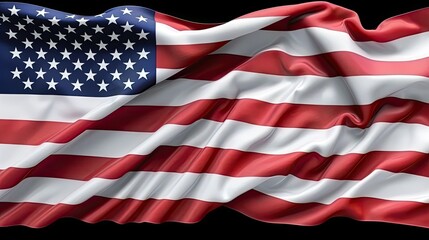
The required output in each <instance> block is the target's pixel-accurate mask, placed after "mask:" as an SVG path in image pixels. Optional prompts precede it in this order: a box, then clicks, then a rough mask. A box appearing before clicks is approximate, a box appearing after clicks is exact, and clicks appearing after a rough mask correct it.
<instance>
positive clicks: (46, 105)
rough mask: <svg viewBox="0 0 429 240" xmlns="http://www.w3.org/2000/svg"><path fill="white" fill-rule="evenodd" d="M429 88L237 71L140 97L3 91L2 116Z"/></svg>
mask: <svg viewBox="0 0 429 240" xmlns="http://www.w3.org/2000/svg"><path fill="white" fill-rule="evenodd" d="M428 91H429V79H428V78H426V77H421V76H399V75H391V76H390V75H386V76H383V75H376V76H375V75H374V76H355V77H334V78H328V77H319V76H277V75H268V74H260V73H251V72H242V71H233V72H231V73H229V74H228V75H226V76H224V77H223V78H222V79H220V80H217V81H203V80H188V79H177V80H173V81H164V82H162V83H160V84H157V85H155V86H153V87H152V88H150V89H148V90H147V91H145V92H144V93H142V94H140V95H138V96H137V97H136V96H116V97H106V98H95V97H94V98H91V97H73V96H48V95H43V96H41V95H39V96H37V95H24V94H22V95H9V94H1V95H0V109H1V111H0V119H18V120H39V121H43V120H45V121H60V122H75V121H76V120H78V119H88V120H98V119H101V118H103V117H105V116H106V115H108V114H109V113H111V112H113V111H114V110H116V109H117V108H119V107H120V106H122V105H124V104H125V105H150V106H182V105H185V104H188V103H191V102H194V101H197V100H201V99H218V98H227V99H256V100H260V101H265V102H270V103H296V104H316V105H364V104H370V103H372V102H374V101H376V100H378V99H382V98H386V97H397V98H403V99H412V100H418V101H422V102H426V103H429V94H428ZM130 100H131V101H130ZM128 101H129V102H128ZM11 103H13V104H11Z"/></svg>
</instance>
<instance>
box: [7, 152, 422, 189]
mask: <svg viewBox="0 0 429 240" xmlns="http://www.w3.org/2000/svg"><path fill="white" fill-rule="evenodd" d="M427 160H428V154H426V153H419V152H405V151H402V152H369V153H367V154H347V155H340V156H339V155H334V156H331V157H322V156H320V155H319V154H317V153H302V152H298V153H291V154H283V155H270V154H261V153H252V152H243V151H237V150H230V149H219V148H210V147H206V148H196V147H190V146H180V147H167V146H161V147H158V148H157V149H156V150H155V151H154V152H152V153H151V154H149V155H127V156H125V157H123V158H103V157H88V156H70V155H51V156H49V157H48V158H47V159H45V160H44V161H42V162H41V163H39V164H38V165H37V166H35V167H33V168H25V169H23V168H8V169H6V170H0V188H2V189H6V188H11V187H13V186H15V185H16V184H18V183H19V182H20V181H22V180H23V179H24V178H28V177H53V178H65V179H75V180H84V181H88V180H90V179H91V178H94V177H97V178H107V179H117V178H120V177H121V176H123V175H124V174H126V173H127V172H130V171H153V172H156V171H161V172H179V173H184V172H194V173H214V174H221V175H226V176H233V177H248V176H258V177H269V176H275V175H289V174H292V175H295V176H297V177H299V178H302V179H309V180H314V181H318V180H320V179H324V178H330V179H339V180H361V179H363V178H365V177H366V176H368V175H369V174H370V173H371V172H373V171H374V170H375V169H382V170H386V171H390V172H403V173H409V174H415V175H420V176H425V177H429V162H428V161H427Z"/></svg>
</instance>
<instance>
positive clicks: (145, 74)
mask: <svg viewBox="0 0 429 240" xmlns="http://www.w3.org/2000/svg"><path fill="white" fill-rule="evenodd" d="M137 73H138V74H139V79H140V78H144V79H146V80H147V75H148V74H149V72H146V71H145V70H144V68H142V70H141V72H137Z"/></svg>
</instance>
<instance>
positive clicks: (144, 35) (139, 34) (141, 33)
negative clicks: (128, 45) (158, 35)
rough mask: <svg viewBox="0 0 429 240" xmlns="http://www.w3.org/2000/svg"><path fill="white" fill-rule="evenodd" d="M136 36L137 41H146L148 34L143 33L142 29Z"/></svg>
mask: <svg viewBox="0 0 429 240" xmlns="http://www.w3.org/2000/svg"><path fill="white" fill-rule="evenodd" d="M136 34H137V36H139V40H140V39H142V38H144V39H146V40H147V35H148V34H149V33H148V32H145V31H144V30H143V29H142V31H141V32H140V33H136Z"/></svg>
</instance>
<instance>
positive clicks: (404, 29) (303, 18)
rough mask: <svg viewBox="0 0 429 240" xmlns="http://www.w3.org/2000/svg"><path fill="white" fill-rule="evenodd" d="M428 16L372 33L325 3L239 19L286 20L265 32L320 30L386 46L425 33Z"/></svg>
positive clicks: (390, 22) (395, 20)
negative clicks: (282, 17)
mask: <svg viewBox="0 0 429 240" xmlns="http://www.w3.org/2000/svg"><path fill="white" fill-rule="evenodd" d="M428 14H429V8H424V9H420V10H417V11H413V12H410V13H405V14H401V15H399V16H395V17H392V18H389V19H386V20H385V21H383V22H382V23H381V24H380V25H379V26H378V27H377V29H375V30H367V29H364V28H363V27H362V25H361V23H360V20H359V16H358V15H357V14H356V13H355V12H354V11H352V10H349V9H346V8H343V7H340V6H337V5H334V4H331V3H327V2H312V3H304V4H299V5H291V6H282V7H275V8H269V9H265V10H260V11H256V12H253V13H250V14H246V15H244V16H242V17H241V18H250V17H266V16H289V17H288V18H287V19H285V20H282V21H279V22H278V23H276V24H273V25H271V26H269V27H267V28H266V29H271V30H278V31H279V30H281V31H284V30H296V29H302V28H308V27H321V28H326V29H331V30H336V31H342V32H346V33H348V34H349V35H350V36H351V37H352V38H353V39H354V40H355V41H376V42H388V41H392V40H395V39H398V38H402V37H406V36H410V35H413V34H418V33H422V32H426V31H429V25H428V24H427V16H428Z"/></svg>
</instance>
